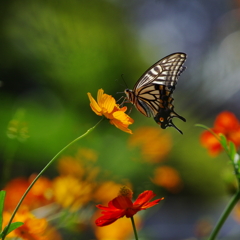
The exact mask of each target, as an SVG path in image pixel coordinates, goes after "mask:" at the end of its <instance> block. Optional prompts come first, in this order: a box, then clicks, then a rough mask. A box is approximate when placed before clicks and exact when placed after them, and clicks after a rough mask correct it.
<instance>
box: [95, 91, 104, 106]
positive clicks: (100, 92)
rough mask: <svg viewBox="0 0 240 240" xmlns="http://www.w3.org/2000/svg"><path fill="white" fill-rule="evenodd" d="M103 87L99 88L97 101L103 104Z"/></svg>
mask: <svg viewBox="0 0 240 240" xmlns="http://www.w3.org/2000/svg"><path fill="white" fill-rule="evenodd" d="M103 92H104V91H103V89H102V88H101V89H99V90H98V93H97V101H98V103H99V104H100V105H101V104H102V96H103Z"/></svg>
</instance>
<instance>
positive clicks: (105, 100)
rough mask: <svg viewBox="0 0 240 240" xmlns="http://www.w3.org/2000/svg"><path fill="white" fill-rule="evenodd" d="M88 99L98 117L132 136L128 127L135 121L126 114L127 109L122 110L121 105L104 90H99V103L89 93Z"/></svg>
mask: <svg viewBox="0 0 240 240" xmlns="http://www.w3.org/2000/svg"><path fill="white" fill-rule="evenodd" d="M88 98H89V100H90V107H91V108H92V110H93V111H94V112H95V113H96V114H97V115H98V116H105V117H106V118H107V119H109V120H110V123H111V124H113V125H115V127H117V128H119V129H120V130H122V131H124V132H127V133H131V134H132V131H131V130H130V129H129V128H128V126H129V125H130V124H132V123H133V122H134V120H133V119H132V118H130V117H129V116H128V115H127V114H126V113H125V112H126V111H127V107H122V108H120V107H119V104H116V100H115V99H114V98H113V97H112V96H111V95H108V94H106V93H104V91H103V89H99V90H98V94H97V102H96V100H95V99H94V98H93V97H92V95H91V93H88Z"/></svg>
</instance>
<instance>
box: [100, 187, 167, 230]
mask: <svg viewBox="0 0 240 240" xmlns="http://www.w3.org/2000/svg"><path fill="white" fill-rule="evenodd" d="M155 196H156V194H154V193H153V191H149V190H147V191H144V192H143V193H141V194H140V195H139V196H138V198H137V200H136V201H135V202H134V203H133V202H132V191H131V190H130V189H128V188H126V187H124V188H122V189H121V190H120V194H119V196H118V197H116V198H114V199H113V200H111V201H110V202H109V203H108V206H107V207H105V206H102V205H97V208H99V209H101V210H103V211H102V212H101V213H102V214H103V216H101V217H100V218H98V219H97V220H96V221H95V223H96V225H97V226H99V227H103V226H107V225H109V224H111V223H113V222H115V221H116V220H118V219H119V218H121V217H124V216H126V217H127V218H130V217H132V216H133V215H135V214H136V213H137V212H139V211H141V210H145V209H147V208H150V207H153V206H155V205H156V204H158V203H159V202H160V201H161V200H162V199H163V198H160V199H156V200H154V201H152V202H150V200H151V199H152V198H153V197H155Z"/></svg>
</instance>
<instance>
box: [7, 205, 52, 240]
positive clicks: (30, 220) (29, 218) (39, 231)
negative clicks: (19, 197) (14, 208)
mask: <svg viewBox="0 0 240 240" xmlns="http://www.w3.org/2000/svg"><path fill="white" fill-rule="evenodd" d="M10 216H11V215H10V214H9V213H8V212H4V213H3V220H4V221H3V225H4V226H5V225H7V223H8V221H9V219H10ZM14 222H23V223H24V224H23V225H22V226H20V227H19V228H17V229H15V230H14V231H13V232H11V233H10V234H9V235H8V237H15V238H16V237H19V238H21V239H24V240H45V239H46V238H45V236H44V232H45V230H46V228H47V225H48V224H47V221H46V219H45V218H41V219H38V218H36V217H35V216H34V215H32V214H31V213H30V212H29V211H28V210H27V209H26V208H25V209H21V211H19V212H17V213H16V215H15V217H14Z"/></svg>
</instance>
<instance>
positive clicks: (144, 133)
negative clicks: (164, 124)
mask: <svg viewBox="0 0 240 240" xmlns="http://www.w3.org/2000/svg"><path fill="white" fill-rule="evenodd" d="M129 146H130V147H140V150H141V154H142V157H143V158H144V159H145V161H147V162H150V163H158V162H161V161H163V160H164V158H165V157H166V156H167V155H168V153H169V152H170V150H171V148H172V139H171V136H170V135H169V134H168V133H167V132H164V130H161V129H159V128H156V127H141V128H139V129H137V130H136V131H135V132H134V135H132V136H131V137H130V138H129Z"/></svg>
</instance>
